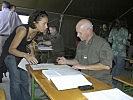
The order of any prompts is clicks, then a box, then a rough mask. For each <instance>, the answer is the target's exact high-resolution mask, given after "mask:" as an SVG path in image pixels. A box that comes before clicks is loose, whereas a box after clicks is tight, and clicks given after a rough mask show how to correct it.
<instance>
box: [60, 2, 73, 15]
mask: <svg viewBox="0 0 133 100" xmlns="http://www.w3.org/2000/svg"><path fill="white" fill-rule="evenodd" d="M72 2H73V0H71V1H70V2H69V4H68V5H67V6H66V8H65V10H64V11H63V13H62V14H65V12H66V11H67V9H68V7H69V6H70V5H71V3H72Z"/></svg>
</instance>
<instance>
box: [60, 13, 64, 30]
mask: <svg viewBox="0 0 133 100" xmlns="http://www.w3.org/2000/svg"><path fill="white" fill-rule="evenodd" d="M63 17H64V15H63V14H60V25H59V33H60V31H61V26H62V20H63Z"/></svg>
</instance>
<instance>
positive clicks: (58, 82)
mask: <svg viewBox="0 0 133 100" xmlns="http://www.w3.org/2000/svg"><path fill="white" fill-rule="evenodd" d="M51 80H52V82H53V83H54V85H55V86H56V88H57V89H58V90H66V89H73V88H78V86H84V85H92V83H91V82H89V81H88V80H87V79H86V78H85V77H84V76H83V75H82V74H74V75H65V76H57V77H52V78H51Z"/></svg>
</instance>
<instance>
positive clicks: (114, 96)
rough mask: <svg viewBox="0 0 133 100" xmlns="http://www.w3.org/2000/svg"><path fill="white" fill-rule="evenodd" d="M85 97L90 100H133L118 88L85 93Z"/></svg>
mask: <svg viewBox="0 0 133 100" xmlns="http://www.w3.org/2000/svg"><path fill="white" fill-rule="evenodd" d="M83 95H85V96H86V98H88V100H133V98H132V97H130V96H128V95H127V94H125V93H124V92H122V91H121V90H119V89H117V88H114V89H109V90H101V91H96V92H89V93H83Z"/></svg>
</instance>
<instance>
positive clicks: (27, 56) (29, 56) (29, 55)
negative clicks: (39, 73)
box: [25, 54, 38, 64]
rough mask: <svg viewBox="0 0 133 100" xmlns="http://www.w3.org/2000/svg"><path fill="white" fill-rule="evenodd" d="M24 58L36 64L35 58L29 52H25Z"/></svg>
mask: <svg viewBox="0 0 133 100" xmlns="http://www.w3.org/2000/svg"><path fill="white" fill-rule="evenodd" d="M25 58H26V59H27V61H28V62H29V63H30V64H37V63H38V61H37V59H36V58H35V57H34V56H33V55H31V54H26V56H25Z"/></svg>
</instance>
